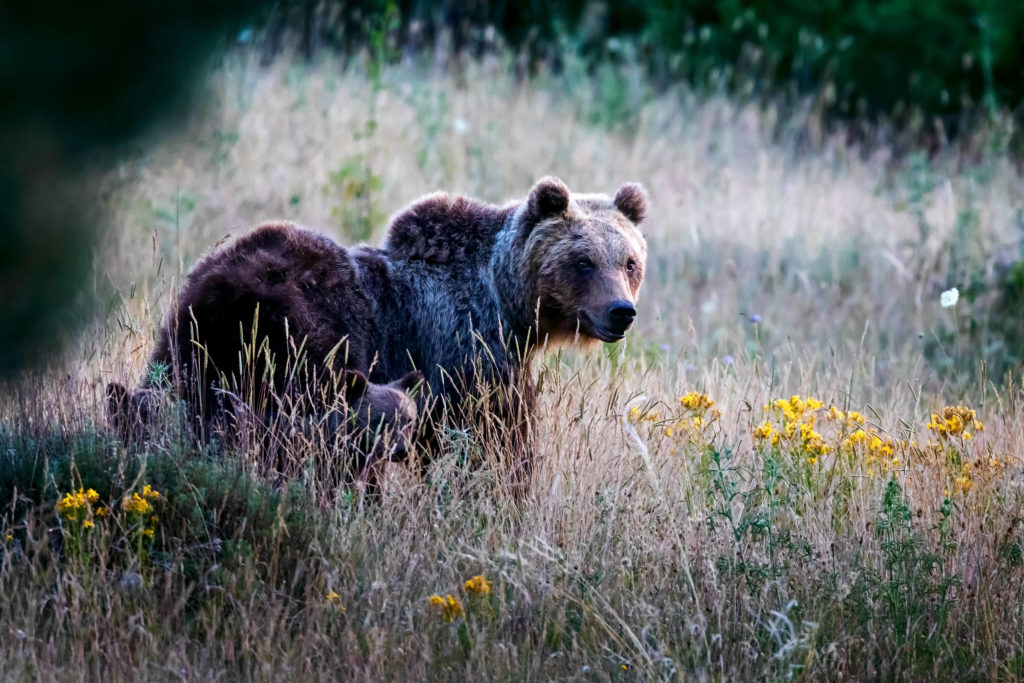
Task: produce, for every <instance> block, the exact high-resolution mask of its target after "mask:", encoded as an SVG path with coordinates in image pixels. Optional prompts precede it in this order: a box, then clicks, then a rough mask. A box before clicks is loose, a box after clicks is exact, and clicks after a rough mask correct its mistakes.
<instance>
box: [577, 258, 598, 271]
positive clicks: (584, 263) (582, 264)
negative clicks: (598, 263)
mask: <svg viewBox="0 0 1024 683" xmlns="http://www.w3.org/2000/svg"><path fill="white" fill-rule="evenodd" d="M576 267H577V268H579V269H580V270H590V269H591V268H593V267H594V262H593V261H591V260H590V259H588V258H581V259H578V260H577V261H576Z"/></svg>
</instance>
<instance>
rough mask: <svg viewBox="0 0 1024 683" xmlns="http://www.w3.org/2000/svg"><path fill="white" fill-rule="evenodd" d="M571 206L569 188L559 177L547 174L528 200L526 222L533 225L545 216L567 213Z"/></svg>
mask: <svg viewBox="0 0 1024 683" xmlns="http://www.w3.org/2000/svg"><path fill="white" fill-rule="evenodd" d="M568 208H569V188H568V187H566V186H565V183H563V182H562V181H561V180H559V179H558V178H555V177H553V176H547V177H546V178H541V179H540V180H538V181H537V184H536V185H534V186H533V189H532V190H530V197H529V198H528V199H527V200H526V211H527V217H526V219H527V220H526V223H527V224H529V225H531V226H532V225H533V224H534V223H537V222H539V221H542V220H544V219H545V218H551V217H553V216H557V215H559V214H563V213H565V210H566V209H568Z"/></svg>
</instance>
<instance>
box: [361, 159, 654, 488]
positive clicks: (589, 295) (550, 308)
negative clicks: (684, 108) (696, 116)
mask: <svg viewBox="0 0 1024 683" xmlns="http://www.w3.org/2000/svg"><path fill="white" fill-rule="evenodd" d="M646 211H647V197H646V193H645V191H644V189H643V188H642V187H641V186H640V185H638V184H626V185H623V186H622V187H620V188H619V190H618V192H617V193H616V194H615V196H614V197H608V196H607V195H591V194H575V193H571V192H570V191H569V189H568V188H567V187H566V185H565V184H564V183H563V182H562V181H561V180H559V179H557V178H551V177H549V178H544V179H542V180H540V181H538V182H537V183H536V185H534V187H533V188H532V189H531V191H530V194H529V196H528V197H527V198H526V200H525V201H516V202H512V203H509V204H507V205H505V206H501V207H499V206H493V205H489V204H485V203H483V202H479V201H476V200H473V199H467V198H464V197H449V196H447V195H445V194H436V195H431V196H428V197H425V198H423V199H420V200H418V201H416V202H414V203H413V204H412V205H410V206H409V207H408V208H406V209H405V210H403V211H401V212H399V213H398V214H397V215H396V216H394V217H393V218H392V222H391V226H390V228H389V231H388V235H387V238H386V241H385V244H384V247H383V248H382V249H379V250H378V249H369V248H366V247H363V248H360V249H358V250H355V252H354V253H355V257H356V262H357V264H359V265H358V267H357V272H358V273H359V282H360V286H361V287H362V288H363V291H364V292H365V293H367V294H368V296H369V298H370V300H371V302H372V305H373V319H374V329H373V332H374V334H376V335H378V336H377V338H376V339H374V340H373V341H372V342H371V347H373V348H375V349H376V351H377V354H378V362H377V363H376V364H375V365H374V366H373V368H372V369H371V375H370V377H371V379H373V380H374V381H386V380H389V379H392V378H394V377H397V376H400V375H401V374H402V373H403V372H406V371H408V370H410V369H413V368H415V369H419V370H421V371H422V372H423V373H424V375H425V377H426V383H427V385H428V386H429V388H430V390H431V391H432V392H433V393H434V394H435V395H439V396H440V397H442V398H443V399H444V400H442V401H440V402H438V403H437V404H436V405H435V407H434V411H433V412H434V415H435V416H436V414H437V412H438V410H439V409H440V410H445V409H446V408H447V407H449V406H451V405H456V404H459V403H462V404H465V403H466V402H467V401H466V399H469V403H470V404H472V405H476V406H478V407H479V406H480V402H479V401H477V400H474V399H476V398H477V397H478V396H480V395H481V394H483V393H486V392H488V391H492V394H491V395H492V396H494V393H493V388H494V387H496V386H497V387H498V388H499V390H498V392H497V399H498V400H496V401H495V400H491V401H488V402H486V405H484V406H483V408H484V412H490V413H491V414H495V413H496V414H497V415H498V416H499V417H500V418H501V421H502V422H503V423H504V424H503V427H504V428H505V429H506V430H507V431H508V436H510V437H512V438H511V439H506V440H504V443H506V444H508V445H509V446H510V448H509V450H510V451H511V453H510V465H511V466H512V467H513V468H514V469H517V470H519V472H518V473H515V472H514V473H513V474H514V475H515V476H514V480H517V481H518V482H519V483H525V480H526V478H528V475H529V472H530V469H531V463H532V458H531V451H532V448H531V447H530V444H529V441H530V434H531V427H530V418H531V416H532V414H533V411H534V386H533V378H532V376H531V373H530V371H529V365H530V359H531V358H532V355H533V353H534V351H535V350H536V349H537V348H538V347H539V346H542V345H547V346H554V345H559V344H567V343H576V344H589V343H593V342H596V341H605V342H616V341H618V340H620V339H622V338H623V336H624V335H625V333H626V331H627V330H628V329H629V327H630V326H631V325H632V323H633V320H634V318H635V315H636V309H635V304H636V298H637V295H638V293H639V290H640V286H641V284H642V283H643V277H644V266H645V264H646V258H647V244H646V241H645V240H644V237H643V235H642V234H641V232H640V231H639V229H638V226H639V224H640V223H641V222H643V220H644V218H645V215H646ZM459 417H463V418H465V417H467V416H466V415H465V411H462V414H461V415H460V416H459ZM436 422H437V420H436V419H433V420H427V421H425V422H424V425H425V426H426V427H427V430H426V432H427V438H428V440H430V441H434V440H436V435H434V434H431V433H430V430H429V427H430V426H431V425H433V424H435V423H436ZM421 431H423V430H421Z"/></svg>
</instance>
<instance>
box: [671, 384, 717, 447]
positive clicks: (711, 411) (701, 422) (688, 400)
mask: <svg viewBox="0 0 1024 683" xmlns="http://www.w3.org/2000/svg"><path fill="white" fill-rule="evenodd" d="M679 404H680V405H681V406H682V407H683V411H684V412H685V413H688V414H685V415H682V416H680V417H679V418H677V419H675V420H673V421H671V422H669V423H668V424H666V425H665V426H664V428H663V429H664V432H665V436H668V437H671V436H676V435H680V434H685V435H687V436H690V437H696V436H699V435H701V433H702V432H704V430H705V429H707V428H708V427H710V426H711V425H713V424H714V423H715V422H717V421H718V420H719V419H721V417H722V411H720V410H718V409H717V408H714V405H715V402H714V401H713V400H712V399H711V398H709V397H708V395H707V394H702V393H700V392H699V391H691V392H690V393H688V394H685V395H683V396H680V397H679Z"/></svg>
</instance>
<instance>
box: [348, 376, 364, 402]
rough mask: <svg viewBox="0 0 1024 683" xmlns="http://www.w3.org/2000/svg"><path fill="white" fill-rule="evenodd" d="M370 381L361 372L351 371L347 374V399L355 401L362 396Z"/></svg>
mask: <svg viewBox="0 0 1024 683" xmlns="http://www.w3.org/2000/svg"><path fill="white" fill-rule="evenodd" d="M369 384H370V382H369V380H367V379H366V375H364V374H363V373H361V372H349V373H346V375H345V400H346V401H354V400H356V399H358V398H362V397H363V394H365V393H366V387H367V386H369Z"/></svg>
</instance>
